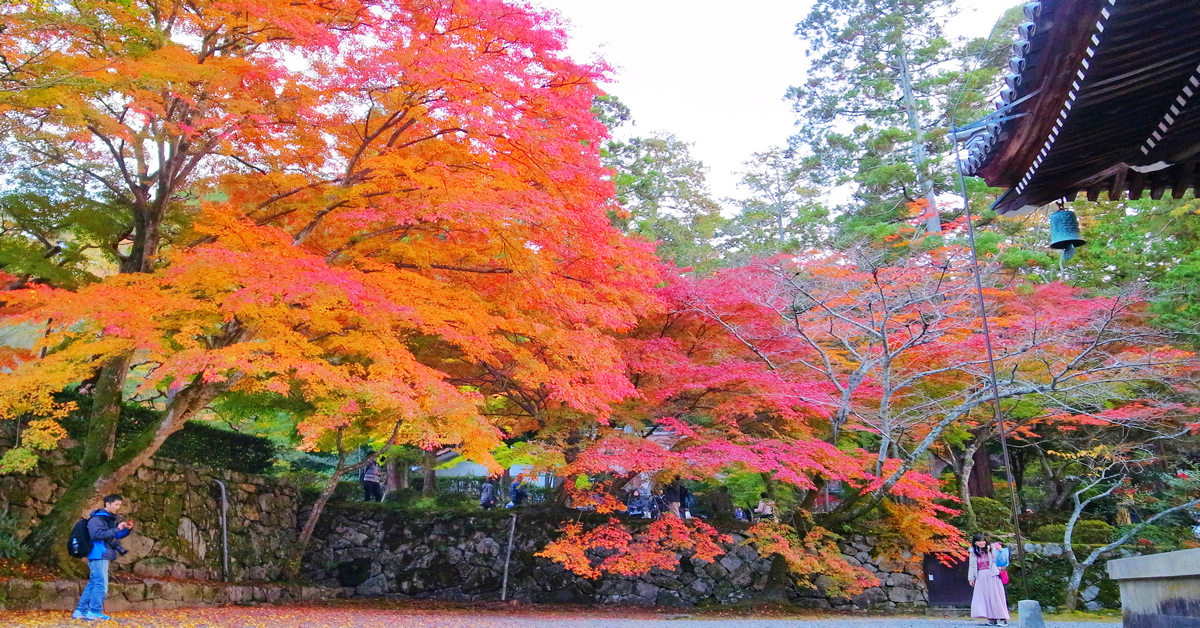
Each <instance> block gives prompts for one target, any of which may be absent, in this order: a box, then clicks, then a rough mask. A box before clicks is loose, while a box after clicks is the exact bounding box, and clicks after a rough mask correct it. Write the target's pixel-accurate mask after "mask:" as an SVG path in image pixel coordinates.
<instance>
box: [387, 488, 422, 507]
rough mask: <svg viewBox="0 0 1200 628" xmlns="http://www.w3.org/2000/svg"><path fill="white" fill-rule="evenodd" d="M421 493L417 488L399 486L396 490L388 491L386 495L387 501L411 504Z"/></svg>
mask: <svg viewBox="0 0 1200 628" xmlns="http://www.w3.org/2000/svg"><path fill="white" fill-rule="evenodd" d="M420 496H421V493H420V492H419V491H418V490H417V489H415V488H398V489H396V490H394V491H388V492H387V495H385V496H384V498H383V501H385V502H396V503H397V504H410V503H412V502H413V501H415V500H417V499H418V498H419V497H420Z"/></svg>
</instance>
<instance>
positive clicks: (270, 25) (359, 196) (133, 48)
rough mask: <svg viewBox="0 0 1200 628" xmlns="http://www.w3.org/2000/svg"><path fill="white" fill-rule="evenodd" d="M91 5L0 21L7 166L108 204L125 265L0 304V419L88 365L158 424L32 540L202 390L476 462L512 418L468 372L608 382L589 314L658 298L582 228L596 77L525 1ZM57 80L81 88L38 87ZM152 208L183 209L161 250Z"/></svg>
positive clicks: (584, 391) (153, 440)
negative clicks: (286, 407) (18, 358)
mask: <svg viewBox="0 0 1200 628" xmlns="http://www.w3.org/2000/svg"><path fill="white" fill-rule="evenodd" d="M96 5H97V6H96V7H95V12H94V13H89V12H88V9H89V8H90V7H85V6H77V7H72V8H69V9H63V10H61V11H60V10H59V9H57V8H53V7H45V6H42V5H33V6H28V7H25V8H26V9H28V10H27V11H25V12H23V13H20V14H19V15H20V17H21V20H18V22H19V24H17V25H16V26H15V27H14V30H12V31H9V32H8V33H7V34H9V35H11V36H13V37H25V38H26V40H28V41H33V40H37V41H44V42H46V44H45V45H44V46H28V47H27V48H22V49H21V50H23V51H25V52H26V53H27V54H29V55H30V58H29V60H28V61H27V62H26V63H24V64H16V62H15V59H16V57H15V56H13V54H15V51H13V50H6V53H13V54H6V58H7V59H8V60H9V62H10V63H12V64H13V66H12V67H18V66H19V67H18V69H20V68H26V67H28V68H30V70H29V71H30V72H33V71H34V70H33V68H40V69H39V70H38V71H37V76H38V77H40V78H39V79H38V80H37V81H34V82H33V83H32V84H28V85H27V84H25V83H22V82H21V79H20V78H19V77H18V78H15V79H11V78H10V80H13V81H14V82H15V85H17V86H18V88H16V89H14V90H13V92H12V93H15V94H16V95H11V94H9V95H6V98H7V99H11V100H9V101H6V102H5V103H4V104H3V112H4V114H5V115H6V116H7V117H6V119H5V123H6V124H8V125H10V128H14V129H19V130H23V131H22V132H24V133H25V134H26V135H28V137H22V138H20V139H21V141H19V142H17V143H16V146H17V147H18V148H14V155H15V156H14V157H13V159H17V158H20V159H25V160H28V161H30V162H31V163H32V162H33V161H36V160H40V161H38V163H40V164H46V165H48V166H53V167H57V168H58V171H59V172H61V173H62V178H63V179H67V178H71V177H72V176H77V177H81V178H83V179H85V180H90V181H91V184H90V187H89V186H85V187H84V189H86V190H88V192H89V193H92V194H95V195H99V196H107V195H112V196H116V197H118V198H120V199H122V200H121V203H118V205H120V206H121V208H122V209H123V210H125V211H127V212H129V213H128V214H127V215H126V218H127V219H128V224H129V226H130V231H129V235H127V236H126V239H123V240H121V241H120V242H118V243H116V246H115V249H116V251H117V252H118V253H119V254H120V256H121V258H122V259H121V260H120V262H121V268H120V270H124V271H126V272H122V273H117V274H109V275H107V276H105V277H104V278H103V279H102V280H100V281H98V282H95V283H92V284H90V285H85V286H83V287H81V288H79V289H78V290H67V289H59V288H54V287H52V286H49V285H46V284H41V283H37V282H34V283H32V284H30V285H29V287H26V288H22V289H20V290H11V291H9V292H8V293H6V294H4V296H3V299H4V306H5V308H6V310H5V312H6V314H8V320H9V321H10V322H21V321H40V322H41V323H44V322H45V321H46V320H52V321H53V322H52V325H51V326H50V328H49V330H48V333H47V334H46V336H45V338H44V339H42V340H41V341H40V342H39V347H46V348H47V349H49V350H48V352H47V353H46V355H45V356H44V357H41V358H38V359H34V360H28V361H25V362H22V363H21V364H20V365H18V366H17V368H16V369H14V371H13V373H12V374H11V375H10V376H6V377H5V378H4V379H3V381H2V382H0V397H3V398H4V404H5V405H4V406H3V407H4V408H5V411H6V412H5V416H6V417H10V418H11V417H15V416H19V415H21V414H27V413H33V414H37V415H39V416H44V417H45V420H48V421H53V418H54V416H53V414H52V413H53V412H58V411H61V408H59V407H57V406H55V405H54V403H53V397H52V393H53V392H54V391H56V390H62V389H63V388H65V387H67V386H71V385H74V384H77V383H78V382H81V381H85V380H89V379H91V378H93V377H95V375H96V373H97V372H98V371H100V378H99V379H98V380H97V388H96V390H95V393H94V394H95V395H96V396H97V405H100V404H101V399H100V397H101V392H102V391H101V390H100V385H99V382H101V381H108V382H109V385H108V388H109V390H110V391H111V392H115V393H117V397H118V398H126V397H127V396H129V395H132V396H133V397H134V398H136V399H145V400H148V401H153V402H154V403H157V404H158V405H159V406H160V407H161V408H162V409H163V415H162V416H163V418H162V421H161V422H160V423H158V424H156V425H153V426H151V427H150V428H149V429H148V431H147V432H146V433H145V434H143V435H141V437H139V438H137V439H134V442H133V443H132V444H131V445H130V446H129V447H128V448H126V449H125V450H122V451H116V452H114V453H113V456H112V458H111V459H110V460H109V462H108V463H105V464H104V465H92V466H89V467H86V468H85V470H84V473H83V474H81V476H80V479H79V481H77V482H76V486H75V487H73V489H74V491H75V492H74V493H73V495H74V497H73V498H72V499H63V500H60V502H59V503H58V504H57V505H56V512H55V513H52V516H51V517H47V518H46V519H45V520H43V522H42V523H43V525H42V526H41V530H42V532H41V533H40V534H41V536H40V537H38V538H40V539H41V541H42V543H43V545H44V546H45V547H52V544H51V540H50V539H51V537H52V536H53V535H55V534H61V532H60V531H59V530H58V528H61V527H63V526H61V525H60V524H61V520H63V519H62V518H63V517H69V516H73V515H74V514H75V513H74V512H73V511H74V510H76V509H78V508H79V507H80V504H81V501H82V500H83V499H84V498H86V496H88V495H92V494H95V493H96V492H106V491H109V490H111V489H112V488H113V487H115V486H117V485H119V484H120V482H121V481H122V480H123V479H124V478H125V477H128V475H129V474H130V473H132V472H133V470H135V469H136V468H137V467H138V466H139V465H141V464H142V463H143V462H144V461H145V460H146V459H148V458H149V457H150V456H151V455H153V453H154V452H155V451H156V450H157V448H158V446H160V445H161V443H162V442H163V440H164V439H165V438H166V437H167V436H169V435H170V434H171V433H172V432H174V431H176V430H178V429H179V428H180V427H181V426H182V425H183V423H184V422H186V421H187V420H188V419H189V418H191V417H194V416H197V415H198V414H200V413H202V412H203V411H204V409H205V408H206V407H207V406H209V404H211V403H213V402H214V401H217V400H219V399H220V398H221V396H222V395H225V394H229V393H237V394H241V395H261V396H262V398H263V399H265V400H267V402H269V399H270V397H271V396H276V397H279V398H297V399H299V400H302V401H303V402H304V403H305V404H307V406H308V407H309V408H310V410H309V411H308V412H306V413H304V415H303V416H301V417H300V422H299V425H298V430H299V433H300V435H301V436H302V438H303V442H304V446H306V447H320V446H322V445H321V443H322V439H323V438H325V437H326V436H327V435H328V434H330V433H332V432H336V431H337V430H338V429H339V428H343V427H346V426H349V425H351V424H355V425H359V426H361V427H360V428H359V429H362V430H364V431H366V432H369V433H373V434H376V435H378V437H379V438H387V435H388V434H391V433H393V432H394V433H395V435H396V436H395V440H396V441H397V442H404V443H413V444H417V445H420V446H422V447H424V448H426V449H429V448H433V447H437V446H439V445H442V444H453V445H456V446H457V447H458V448H459V449H460V450H461V451H462V452H463V453H464V454H465V455H468V456H470V457H472V458H473V459H477V460H488V459H490V451H491V449H493V448H494V447H495V446H496V445H497V444H498V442H499V440H500V437H501V436H502V435H503V434H504V430H506V429H507V428H508V427H511V426H509V425H506V424H505V423H504V421H502V420H492V419H493V418H494V417H491V416H489V415H488V414H487V413H485V412H482V411H481V410H486V405H487V396H488V394H489V393H488V391H487V390H486V389H485V388H483V387H482V386H483V385H484V384H486V382H485V381H484V380H486V379H487V378H488V377H491V376H493V375H494V376H496V377H499V378H502V379H503V380H504V381H506V382H512V383H513V385H519V386H521V387H523V388H526V389H531V390H536V391H538V392H539V394H540V395H541V400H542V403H543V404H544V405H546V406H548V407H569V408H574V409H576V411H577V412H581V413H588V414H589V415H600V416H603V415H605V414H607V413H608V411H609V406H610V405H611V404H612V403H613V402H615V401H617V400H620V399H622V398H623V397H624V396H626V395H628V394H631V393H632V391H633V389H632V386H631V385H630V384H629V383H628V381H627V380H625V379H624V374H623V372H622V370H623V369H622V363H621V356H620V353H619V351H618V350H617V347H616V346H615V344H614V342H613V340H612V338H611V336H610V335H609V334H608V333H606V332H607V331H612V330H615V331H620V330H623V329H627V328H629V327H631V326H632V325H634V323H635V322H636V320H637V318H638V317H639V316H640V315H643V314H645V313H648V312H650V311H652V310H653V309H654V308H655V307H657V305H656V300H655V299H654V297H653V295H651V294H650V291H649V288H650V287H651V286H652V285H653V282H654V281H656V278H657V269H656V268H655V267H653V266H651V265H650V264H649V261H650V260H651V253H650V251H649V245H647V244H645V243H640V242H635V241H632V240H629V239H627V238H625V237H624V236H622V235H621V234H620V233H619V232H617V231H616V230H615V229H614V228H612V227H611V226H610V225H609V223H608V220H607V214H606V210H607V209H608V199H609V198H610V195H611V183H610V182H608V181H607V180H606V176H605V171H604V169H603V168H602V167H601V165H600V162H599V159H598V145H599V139H600V138H602V136H603V132H604V129H603V126H602V125H600V123H599V122H597V121H596V119H595V118H594V117H593V116H592V114H591V113H590V106H591V103H592V99H593V98H594V97H595V96H596V95H597V94H598V90H597V88H596V87H595V86H594V81H595V79H596V78H597V77H599V76H600V74H601V73H602V72H603V68H601V67H592V66H582V65H578V64H575V63H572V62H570V61H568V60H566V59H565V58H564V57H563V56H562V55H561V49H562V37H563V35H562V32H561V31H560V30H558V29H556V28H555V27H554V25H553V23H551V22H549V21H548V18H546V17H545V16H543V15H540V14H537V13H535V12H532V11H531V10H528V9H526V8H522V7H517V6H511V5H508V4H504V3H500V2H486V3H461V2H451V1H445V2H357V1H347V2H335V3H281V4H279V5H278V6H275V5H271V4H267V3H260V2H254V3H232V4H231V3H216V2H213V3H207V2H205V3H170V4H165V5H164V4H160V3H153V2H151V3H127V4H114V3H96ZM93 16H99V17H102V18H104V19H100V21H101V22H102V23H103V28H101V29H99V30H96V29H92V28H89V27H88V22H89V20H91V19H92V18H93ZM23 33H24V34H23ZM97 37H102V38H103V41H96V40H95V38H97ZM55 77H60V78H61V80H59V79H56V78H55ZM68 78H71V80H78V81H84V82H85V83H86V84H87V85H88V86H89V89H88V90H79V91H78V93H77V94H65V93H64V94H62V97H61V98H54V99H50V98H49V97H50V96H51V95H55V94H58V93H59V91H62V92H65V91H69V88H68V87H67V86H66V83H69V82H70V81H68ZM56 89H57V90H58V91H55V90H56ZM22 98H24V99H25V100H21V99H22ZM34 103H42V105H43V109H37V108H36V107H33V106H32V105H33V104H34ZM54 103H58V104H54ZM39 116H40V118H41V119H44V121H43V123H42V124H41V125H40V126H39V125H34V124H32V122H33V121H34V119H35V118H38V117H39ZM71 125H74V126H71ZM31 129H41V131H39V134H34V133H32V132H31ZM49 129H53V130H54V131H55V132H54V133H51V132H50V131H49ZM22 151H23V152H22ZM169 212H180V213H183V214H186V215H187V217H188V220H187V221H185V223H184V225H183V226H182V227H181V228H180V230H179V231H178V232H177V233H174V234H172V237H171V238H170V239H169V240H164V239H163V238H162V232H161V231H156V228H157V227H160V226H161V225H162V223H161V222H155V221H156V220H158V219H161V218H162V217H163V216H164V215H166V214H167V213H169ZM118 361H121V362H120V364H118ZM113 365H116V366H122V365H124V366H123V367H122V368H112V367H113ZM131 365H133V368H130V366H131ZM114 370H115V371H119V375H114V374H113V373H112V372H113V371H114ZM106 372H107V373H109V375H106V374H105V373H106ZM129 373H132V374H133V375H134V376H135V377H136V380H137V386H136V390H135V391H134V392H132V393H126V392H125V390H124V387H123V386H122V385H121V382H122V381H123V380H124V377H125V375H126V374H129ZM106 377H107V380H105V378H106ZM472 382H474V383H476V384H478V385H475V384H472ZM39 404H41V405H39ZM27 433H28V432H27ZM28 444H29V446H31V447H32V446H33V445H34V443H33V442H32V441H31V442H29V443H28ZM20 451H24V452H29V451H31V450H30V449H29V448H24V449H21V450H20ZM17 456H20V454H19V453H18V454H13V455H12V456H11V457H10V458H9V459H8V460H9V462H10V463H13V464H16V463H18V462H20V461H19V460H18V458H17ZM26 461H27V460H26ZM55 515H58V517H57V518H58V519H59V520H60V521H57V522H56V521H55V519H56V517H55Z"/></svg>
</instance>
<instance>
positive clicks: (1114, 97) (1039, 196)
mask: <svg viewBox="0 0 1200 628" xmlns="http://www.w3.org/2000/svg"><path fill="white" fill-rule="evenodd" d="M1024 11H1025V17H1026V20H1027V21H1026V22H1024V23H1022V24H1021V25H1020V26H1019V27H1018V33H1019V37H1020V40H1019V41H1018V42H1017V43H1016V44H1014V45H1013V53H1014V54H1013V57H1012V59H1010V61H1009V69H1010V73H1009V74H1008V75H1007V76H1006V77H1005V83H1006V86H1005V87H1004V88H1003V89H1002V90H1001V94H1000V101H999V102H997V104H996V106H997V111H996V113H994V114H992V115H990V116H988V117H987V118H985V119H984V120H982V121H980V122H978V123H976V124H973V125H971V126H970V127H969V128H968V129H965V130H960V131H959V132H958V136H959V138H960V139H961V140H965V141H966V147H965V150H966V157H965V160H964V163H963V172H964V174H968V175H976V176H980V177H983V179H984V180H985V181H987V183H988V184H989V185H992V186H1002V187H1007V188H1009V189H1008V191H1007V192H1005V194H1004V195H1003V196H1001V197H1000V199H999V200H998V201H997V202H996V205H995V209H996V211H997V212H998V213H1000V214H1011V213H1020V212H1025V211H1030V210H1032V209H1034V208H1036V207H1039V206H1041V205H1045V204H1047V203H1051V202H1054V201H1056V200H1058V199H1060V198H1067V199H1072V198H1074V197H1075V196H1076V195H1078V194H1079V193H1080V192H1083V193H1086V194H1087V196H1088V198H1089V199H1090V200H1096V198H1097V197H1098V196H1099V194H1100V193H1101V192H1105V193H1107V195H1108V197H1109V198H1110V199H1113V200H1115V199H1118V198H1121V197H1122V196H1123V195H1124V194H1126V193H1128V194H1129V197H1130V198H1132V199H1137V198H1139V197H1141V195H1142V194H1143V192H1144V191H1146V190H1149V191H1150V196H1151V197H1152V198H1161V197H1162V195H1163V194H1164V193H1165V192H1166V190H1171V193H1172V195H1173V196H1174V197H1175V198H1179V197H1180V196H1182V195H1183V193H1184V192H1185V191H1186V190H1187V189H1188V188H1195V187H1196V185H1197V183H1198V181H1200V169H1198V168H1197V167H1196V165H1197V164H1196V162H1197V158H1198V155H1200V36H1197V34H1196V25H1197V24H1200V0H1042V1H1041V2H1031V3H1029V4H1027V5H1025V7H1024ZM964 131H965V132H964Z"/></svg>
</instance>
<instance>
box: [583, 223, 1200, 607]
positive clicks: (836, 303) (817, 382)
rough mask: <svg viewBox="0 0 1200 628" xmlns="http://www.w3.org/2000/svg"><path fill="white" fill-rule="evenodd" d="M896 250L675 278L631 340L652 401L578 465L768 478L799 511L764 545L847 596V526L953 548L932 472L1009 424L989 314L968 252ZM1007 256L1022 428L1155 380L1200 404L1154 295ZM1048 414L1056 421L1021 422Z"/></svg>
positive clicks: (993, 261)
mask: <svg viewBox="0 0 1200 628" xmlns="http://www.w3.org/2000/svg"><path fill="white" fill-rule="evenodd" d="M914 213H919V211H915V212H914ZM961 228H962V221H961V220H959V221H955V222H954V223H950V230H949V231H947V232H946V233H944V234H942V236H941V238H939V241H940V240H941V239H949V240H951V241H953V239H954V238H955V237H956V231H955V230H961ZM896 244H897V247H894V248H895V249H896V250H892V248H893V247H889V248H888V249H884V250H879V249H859V250H857V251H850V252H846V253H837V252H811V253H803V254H796V255H787V256H778V257H776V258H772V259H766V260H759V261H757V262H754V263H751V264H749V265H747V266H744V267H739V268H730V269H724V270H720V271H717V272H715V273H713V274H712V275H711V276H708V277H702V278H697V277H688V278H685V277H678V278H675V279H673V280H672V281H671V282H670V283H669V284H668V285H666V286H665V287H664V288H663V298H664V299H665V300H666V301H667V302H668V303H669V304H670V305H671V309H670V312H669V313H668V314H667V315H665V316H662V317H659V318H656V319H652V320H650V321H646V322H644V323H643V325H642V327H640V328H639V330H638V332H637V333H635V334H633V335H632V336H631V337H630V339H629V340H628V341H627V352H628V357H627V361H628V363H629V365H630V371H631V380H632V381H633V382H634V383H635V384H636V385H637V387H638V390H639V392H640V396H639V397H637V398H634V399H631V400H629V401H626V402H624V404H623V405H622V406H621V408H620V411H618V412H617V413H615V414H614V416H613V418H612V421H611V422H610V423H609V424H607V425H604V426H598V427H597V428H596V429H595V430H593V431H592V433H591V436H592V439H591V441H590V443H588V444H587V445H586V446H584V447H581V451H580V452H579V453H578V454H577V455H576V456H575V457H574V459H573V460H572V461H570V463H569V464H566V465H565V466H563V467H562V469H561V470H562V472H563V473H564V474H565V475H567V476H568V477H571V476H573V475H575V474H583V475H588V476H596V475H599V474H604V473H609V474H612V475H615V476H616V477H617V478H619V481H618V482H616V483H615V484H614V488H619V487H620V486H621V482H622V481H629V480H630V479H632V478H633V477H634V476H638V475H642V476H645V475H649V476H652V477H656V478H658V479H659V481H666V480H667V479H670V478H672V477H684V478H691V479H704V478H709V477H714V476H720V475H725V474H728V473H731V472H752V473H760V474H762V475H763V476H764V477H765V478H766V480H767V486H768V490H770V491H772V492H774V493H776V494H779V495H783V496H790V499H789V502H790V508H789V510H791V512H792V514H793V518H791V519H784V520H782V521H780V524H782V525H783V526H784V527H783V528H777V527H775V526H770V527H768V528H763V529H760V530H759V532H758V535H759V536H760V537H761V543H760V544H759V546H760V549H764V551H767V552H769V553H772V554H776V555H779V556H782V557H784V558H785V560H786V562H787V563H788V564H789V565H790V566H791V567H792V568H793V569H798V570H800V571H799V573H798V574H797V575H798V576H799V577H800V578H801V579H803V578H805V577H806V576H808V575H812V574H825V575H830V574H835V575H834V578H835V584H836V586H837V587H839V590H843V591H850V592H854V591H856V590H861V588H862V587H863V586H867V585H866V584H865V583H867V582H869V579H864V578H861V577H859V575H856V574H855V572H854V571H853V570H847V569H845V568H844V566H841V565H839V564H838V563H837V562H836V560H835V558H836V556H837V551H836V545H834V541H835V540H836V536H834V535H833V534H832V533H833V532H836V531H840V530H844V529H846V528H847V526H852V527H854V528H857V529H863V528H862V526H864V525H865V526H866V529H868V530H871V531H873V532H874V533H875V534H877V535H878V537H879V538H880V545H881V547H880V548H879V549H880V551H881V552H885V553H893V554H895V555H900V554H901V553H902V551H903V550H909V551H913V552H915V553H918V554H925V553H931V552H933V553H937V552H947V551H954V550H955V549H956V548H957V546H958V545H957V544H958V543H959V542H961V532H960V531H959V530H957V529H955V528H954V527H953V526H951V525H950V524H949V523H947V522H946V521H945V519H946V516H947V515H949V514H952V513H953V512H954V510H952V509H950V508H948V507H946V506H945V505H944V504H945V503H946V501H953V500H952V498H950V497H949V496H948V495H946V494H944V493H943V492H942V491H941V490H940V483H939V482H938V481H936V480H935V479H933V478H932V477H930V476H929V475H928V466H927V465H929V463H930V459H931V456H932V454H933V453H935V451H938V450H939V449H940V448H942V447H944V444H945V443H946V442H947V440H948V439H949V438H950V437H951V436H952V435H954V434H956V433H961V432H962V431H963V430H972V429H979V428H980V426H981V425H983V426H986V425H989V424H994V417H993V416H991V405H990V401H991V398H992V391H991V387H990V377H989V372H988V368H987V362H986V357H985V351H984V347H983V337H982V334H981V331H980V330H981V325H980V322H979V318H978V316H979V314H978V309H977V307H978V306H977V303H978V302H977V301H976V297H975V294H974V283H973V277H972V275H971V271H970V266H969V264H968V260H969V257H968V254H967V253H968V252H967V250H966V249H965V248H964V247H962V246H960V245H957V244H948V245H936V243H933V244H932V248H930V246H931V245H929V244H926V245H923V244H921V243H920V242H908V241H906V242H897V243H896ZM1002 259H1004V256H1003V255H1002V254H1001V252H1000V251H994V252H993V253H992V254H990V255H988V257H987V260H986V262H987V263H986V264H985V268H984V280H985V285H986V286H987V288H986V291H985V292H986V296H987V299H988V303H989V308H990V310H991V329H992V333H993V338H992V341H993V345H994V349H995V352H996V359H997V368H998V371H999V373H1000V380H999V381H998V382H997V383H998V388H999V395H1000V398H1001V402H1002V408H1003V409H1004V411H1005V412H1006V413H1007V414H1008V415H1009V416H1008V417H1007V418H1008V421H1006V425H1007V429H1009V430H1018V429H1022V430H1026V431H1025V432H1020V433H1021V434H1025V435H1028V434H1029V433H1030V432H1029V430H1031V429H1032V427H1033V426H1036V425H1038V424H1040V423H1044V424H1050V425H1055V426H1060V427H1069V426H1072V425H1079V424H1080V422H1081V419H1079V418H1074V417H1076V415H1083V414H1088V413H1095V411H1096V410H1095V409H1096V408H1105V407H1110V408H1114V412H1116V411H1118V410H1116V409H1118V408H1125V407H1130V406H1129V404H1130V403H1131V402H1133V401H1135V400H1138V401H1140V402H1141V403H1142V404H1145V405H1154V404H1158V403H1160V402H1162V401H1163V400H1165V399H1166V397H1160V396H1159V395H1156V394H1154V393H1153V386H1170V387H1172V388H1171V391H1173V392H1171V393H1170V394H1171V395H1176V396H1179V397H1180V398H1187V396H1188V395H1192V394H1194V393H1195V390H1194V389H1195V381H1194V379H1195V378H1194V369H1195V365H1196V361H1195V358H1194V356H1193V355H1192V354H1190V353H1188V352H1185V351H1182V350H1179V349H1177V348H1175V347H1173V346H1172V344H1171V341H1172V336H1170V335H1169V334H1166V333H1164V332H1163V331H1161V330H1158V329H1155V328H1153V327H1151V326H1150V325H1149V324H1148V322H1149V320H1150V316H1149V314H1148V311H1147V306H1146V302H1145V300H1144V298H1143V297H1142V296H1141V295H1140V293H1138V292H1136V291H1128V292H1124V293H1118V294H1114V295H1110V296H1100V295H1088V294H1085V293H1084V292H1083V291H1081V290H1079V289H1076V288H1071V287H1068V286H1065V285H1062V284H1057V283H1050V284H1042V285H1038V284H1033V283H1030V282H1028V281H1026V280H1023V279H1021V278H1020V277H1018V276H1015V275H1013V274H1012V273H1010V272H1008V271H1007V270H1006V267H1005V266H1004V264H1003V263H1002V261H1001V260H1002ZM1151 383H1153V386H1151ZM1169 396H1170V395H1168V397H1169ZM1029 402H1031V403H1032V405H1033V407H1034V408H1042V409H1045V410H1046V411H1044V412H1037V411H1030V410H1029V409H1023V410H1022V412H1024V413H1025V415H1023V416H1016V415H1013V411H1014V410H1015V409H1016V408H1017V407H1018V405H1019V404H1024V403H1029ZM1050 409H1053V411H1050ZM1018 419H1019V420H1018ZM1039 422H1040V423H1039ZM985 429H987V428H985ZM964 477H965V476H964ZM830 489H833V490H834V491H835V492H836V495H837V499H836V501H835V500H831V499H829V497H828V493H827V491H829V490H830ZM596 534H600V533H599V532H597V533H596ZM822 557H824V558H822ZM836 574H840V575H836ZM842 576H844V578H843V577H842Z"/></svg>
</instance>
